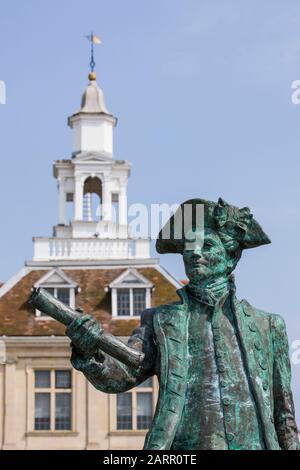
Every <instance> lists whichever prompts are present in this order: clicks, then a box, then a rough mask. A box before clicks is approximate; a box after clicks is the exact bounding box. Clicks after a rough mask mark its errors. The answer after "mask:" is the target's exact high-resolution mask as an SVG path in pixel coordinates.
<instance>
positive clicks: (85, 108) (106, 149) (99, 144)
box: [68, 72, 117, 158]
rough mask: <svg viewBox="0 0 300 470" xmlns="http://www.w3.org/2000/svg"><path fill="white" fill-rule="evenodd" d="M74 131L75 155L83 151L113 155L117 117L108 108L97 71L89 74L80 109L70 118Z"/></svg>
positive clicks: (105, 155) (107, 155)
mask: <svg viewBox="0 0 300 470" xmlns="http://www.w3.org/2000/svg"><path fill="white" fill-rule="evenodd" d="M68 124H69V126H70V127H71V129H73V131H74V137H73V156H75V155H77V154H78V153H82V152H98V153H100V154H101V155H103V156H104V157H110V158H112V156H113V128H114V127H115V126H116V124H117V119H116V118H115V117H114V116H113V115H112V114H111V113H110V112H109V111H108V110H107V108H106V105H105V102H104V95H103V91H102V90H101V88H100V87H99V86H98V84H97V81H96V73H95V72H91V73H90V74H89V84H88V86H87V87H86V89H85V91H84V93H83V95H82V99H81V107H80V109H79V111H77V112H76V113H74V114H73V115H72V116H70V117H69V119H68Z"/></svg>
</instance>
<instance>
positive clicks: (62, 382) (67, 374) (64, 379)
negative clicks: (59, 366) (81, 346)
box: [55, 370, 71, 388]
mask: <svg viewBox="0 0 300 470" xmlns="http://www.w3.org/2000/svg"><path fill="white" fill-rule="evenodd" d="M55 388H71V371H70V370H56V371H55Z"/></svg>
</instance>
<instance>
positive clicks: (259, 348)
mask: <svg viewBox="0 0 300 470" xmlns="http://www.w3.org/2000/svg"><path fill="white" fill-rule="evenodd" d="M254 347H255V349H257V351H261V349H262V345H261V344H260V343H259V342H258V341H255V343H254Z"/></svg>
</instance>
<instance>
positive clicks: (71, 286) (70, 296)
mask: <svg viewBox="0 0 300 470" xmlns="http://www.w3.org/2000/svg"><path fill="white" fill-rule="evenodd" d="M34 287H42V288H43V289H45V290H46V291H48V292H49V293H50V294H52V295H53V296H54V297H56V298H57V299H59V300H60V301H61V302H63V303H64V304H66V305H68V306H69V307H71V308H75V292H76V290H77V289H78V285H77V284H75V283H74V282H73V281H72V279H70V278H69V277H68V276H66V274H65V273H64V272H63V271H61V270H60V269H54V270H52V271H50V272H49V273H47V274H46V276H44V277H42V279H40V280H39V281H38V282H37V283H36V284H35V285H34ZM35 314H36V317H37V318H43V319H44V318H46V319H48V318H49V317H48V316H47V315H45V314H44V313H43V312H40V311H39V310H36V311H35Z"/></svg>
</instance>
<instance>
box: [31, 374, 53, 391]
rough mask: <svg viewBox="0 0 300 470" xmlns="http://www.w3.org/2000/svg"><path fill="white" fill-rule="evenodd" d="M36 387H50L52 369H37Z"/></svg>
mask: <svg viewBox="0 0 300 470" xmlns="http://www.w3.org/2000/svg"><path fill="white" fill-rule="evenodd" d="M34 375H35V388H50V370H36V371H35V372H34Z"/></svg>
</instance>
